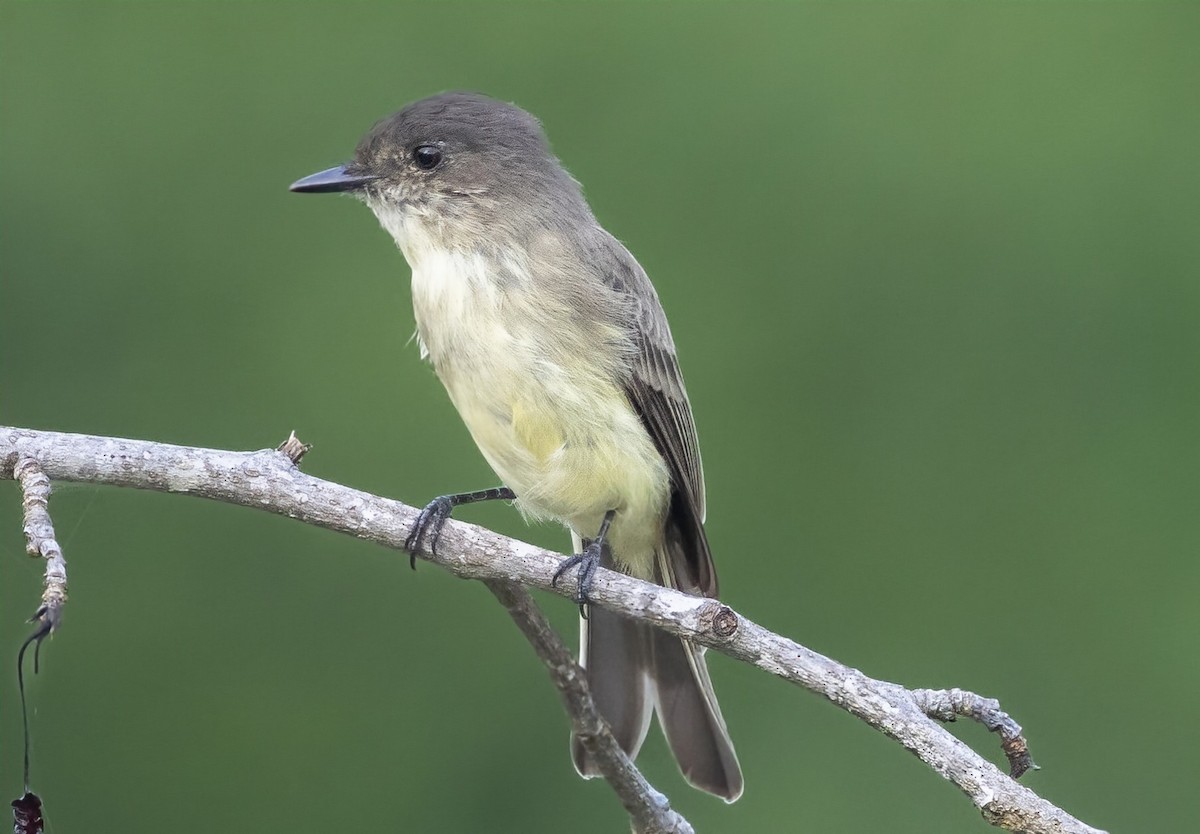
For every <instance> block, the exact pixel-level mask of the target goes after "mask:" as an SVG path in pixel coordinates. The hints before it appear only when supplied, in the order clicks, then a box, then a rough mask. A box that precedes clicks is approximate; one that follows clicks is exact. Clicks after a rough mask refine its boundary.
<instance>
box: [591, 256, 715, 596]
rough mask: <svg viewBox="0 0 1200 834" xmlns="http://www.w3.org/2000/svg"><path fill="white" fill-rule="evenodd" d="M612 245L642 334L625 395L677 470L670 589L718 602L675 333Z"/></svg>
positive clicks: (618, 284) (643, 279)
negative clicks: (699, 594)
mask: <svg viewBox="0 0 1200 834" xmlns="http://www.w3.org/2000/svg"><path fill="white" fill-rule="evenodd" d="M609 240H610V241H611V247H606V249H608V250H609V257H608V258H604V259H603V260H605V261H607V262H608V263H606V267H607V268H606V269H605V272H606V280H607V282H608V284H609V286H611V287H612V288H613V289H614V290H617V291H618V292H620V293H622V294H623V295H625V296H626V297H627V298H628V299H629V302H630V305H631V309H630V311H629V312H630V314H631V316H632V319H633V324H634V327H635V331H636V336H635V340H634V341H635V348H636V353H635V355H634V357H633V362H632V373H631V374H630V376H629V379H628V380H627V381H626V383H625V393H626V395H627V396H628V397H629V401H630V403H632V405H633V407H634V408H635V409H636V410H637V412H638V415H639V416H640V417H641V418H642V423H643V425H645V427H646V430H647V431H648V432H649V433H650V437H651V438H653V440H654V444H655V446H657V447H658V451H659V453H660V454H661V455H662V456H663V459H664V460H665V461H666V462H667V467H668V468H669V470H670V473H671V484H672V490H671V505H670V508H669V512H668V518H667V531H666V532H667V548H666V550H667V554H666V556H667V563H666V565H664V566H663V568H664V572H665V573H666V574H667V575H666V576H664V577H663V584H669V585H671V586H673V587H676V588H680V589H681V590H686V591H691V592H693V593H697V592H698V593H701V594H703V595H705V596H709V597H715V596H716V595H717V574H716V571H715V570H714V568H713V563H712V554H711V553H710V552H709V549H708V538H707V537H706V536H705V534H704V512H705V507H704V470H703V468H702V466H701V463H700V444H699V441H698V440H697V439H696V424H695V422H694V421H693V419H692V406H691V403H689V402H688V396H687V390H686V389H685V388H684V385H683V374H682V373H681V372H680V370H679V362H678V360H677V359H676V358H675V342H674V340H673V339H672V338H671V328H670V326H669V325H668V324H667V316H666V314H665V313H664V312H663V309H662V305H661V304H660V303H659V300H658V293H656V292H655V291H654V285H652V284H651V283H650V279H649V278H648V277H647V276H646V273H645V271H644V270H643V269H642V268H641V266H640V265H639V264H638V262H637V261H636V260H634V258H633V256H632V255H631V254H629V252H628V251H627V250H626V249H625V247H624V246H622V245H621V244H620V243H619V242H618V241H616V240H615V239H613V238H611V237H610V238H609Z"/></svg>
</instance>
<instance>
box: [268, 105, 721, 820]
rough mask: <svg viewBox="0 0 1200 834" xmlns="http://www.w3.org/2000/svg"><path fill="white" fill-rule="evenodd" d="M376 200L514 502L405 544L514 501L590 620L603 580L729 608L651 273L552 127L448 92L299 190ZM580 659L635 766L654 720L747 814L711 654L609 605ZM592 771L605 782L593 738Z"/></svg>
mask: <svg viewBox="0 0 1200 834" xmlns="http://www.w3.org/2000/svg"><path fill="white" fill-rule="evenodd" d="M291 188H292V191H299V192H316V193H321V192H343V193H347V194H351V195H353V196H355V197H357V198H358V199H360V200H362V201H363V202H364V203H366V204H367V205H368V206H369V207H370V208H371V210H372V211H373V212H375V216H376V217H378V218H379V222H380V223H381V224H382V225H383V228H385V229H386V230H387V231H388V232H390V233H391V235H392V237H393V238H395V240H396V244H397V246H399V247H400V251H401V252H403V253H404V257H405V258H406V259H407V260H408V263H409V266H410V267H411V268H412V296H413V310H414V312H415V314H416V321H417V335H418V339H419V342H420V347H421V355H422V356H423V357H425V358H428V359H429V361H430V362H431V363H432V364H433V367H434V370H436V371H437V375H438V377H439V378H440V379H441V381H442V384H443V385H445V386H446V390H447V391H448V392H449V394H450V399H451V400H452V401H453V402H454V406H455V407H456V408H457V409H458V413H459V414H460V415H461V416H462V418H463V420H464V422H466V424H467V428H468V429H469V430H470V432H471V436H472V437H473V438H474V439H475V443H476V444H477V445H478V446H479V449H480V451H481V452H483V456H484V457H485V458H487V461H488V463H489V464H491V466H492V469H494V470H495V471H496V474H497V475H499V476H500V480H501V481H503V483H504V484H505V486H503V487H498V488H495V489H489V490H482V491H479V492H471V493H462V494H458V495H447V496H442V497H440V498H437V499H435V500H434V501H432V502H431V503H430V504H429V506H427V507H426V508H425V510H424V511H423V512H422V514H421V516H420V518H419V519H418V522H417V524H416V525H415V527H414V530H413V532H412V534H411V535H410V536H409V539H408V542H407V543H406V547H407V548H408V549H409V551H410V552H412V553H415V552H416V550H417V549H418V548H420V547H422V546H423V545H424V546H428V547H429V548H430V549H432V548H433V547H434V546H435V545H436V543H437V537H438V534H439V533H440V531H441V528H442V525H443V524H444V523H445V521H446V519H447V518H448V517H449V515H450V512H451V510H452V509H453V508H454V507H455V506H457V505H460V504H466V503H471V502H474V501H485V500H490V499H514V500H515V502H516V504H517V506H518V507H519V508H520V509H521V510H522V512H524V513H525V514H526V515H527V516H532V517H534V518H539V519H554V520H557V521H560V522H562V523H563V524H564V525H566V526H567V527H568V528H569V529H570V530H571V533H572V538H573V541H574V545H575V550H576V555H574V556H572V557H570V558H569V559H567V560H566V561H564V562H563V565H562V567H561V568H560V569H559V571H558V574H556V576H555V581H557V580H558V578H559V576H561V575H562V574H563V573H564V572H565V571H567V570H569V569H575V570H577V576H578V594H577V598H576V599H577V601H578V602H579V603H580V606H581V612H582V611H583V608H584V606H586V604H587V592H588V587H589V585H590V583H591V579H592V575H593V574H594V572H595V570H596V567H597V566H598V565H603V566H605V567H609V568H612V569H614V570H620V571H624V572H626V573H629V574H631V575H633V576H637V577H640V578H642V579H646V580H649V581H651V582H656V583H658V584H660V585H666V586H669V587H671V588H678V589H679V590H681V591H685V592H687V593H691V594H697V595H704V596H708V597H715V596H716V595H717V575H716V571H715V570H714V568H713V563H712V556H711V554H710V553H709V549H708V541H707V539H706V537H705V534H704V476H703V472H702V471H701V467H700V450H699V446H698V444H697V441H696V429H695V425H694V424H693V422H692V409H691V405H690V404H689V403H688V398H687V392H686V391H685V390H684V386H683V376H682V375H681V373H680V370H679V364H678V362H677V361H676V358H675V345H674V342H673V341H672V339H671V331H670V328H669V327H668V326H667V318H666V315H665V314H664V313H663V310H662V306H661V305H660V304H659V301H658V295H657V294H656V293H655V291H654V287H653V286H652V285H651V284H650V280H649V279H648V278H647V277H646V273H645V272H644V271H643V270H642V268H641V267H640V266H639V265H638V262H637V261H636V260H634V258H633V256H632V255H631V254H629V252H628V251H627V250H626V249H625V247H624V246H622V245H621V243H620V242H619V241H617V239H616V238H614V237H613V236H612V235H610V234H609V233H608V232H606V231H605V230H604V229H602V228H601V227H600V224H599V223H597V222H596V218H595V217H593V216H592V212H591V209H590V208H588V204H587V202H586V201H585V200H584V198H583V194H582V192H581V191H580V187H579V183H577V182H576V181H575V180H573V179H572V178H571V176H570V175H569V174H568V173H567V172H566V171H565V170H564V169H563V167H562V165H560V164H559V162H558V160H557V159H556V158H555V157H554V155H553V154H552V153H551V151H550V148H549V145H548V143H547V141H546V137H545V134H544V133H543V132H542V128H541V125H540V124H539V123H538V121H537V119H535V118H534V117H533V116H531V115H530V114H529V113H526V112H525V111H524V110H522V109H520V108H519V107H516V106H514V105H511V104H506V103H504V102H500V101H495V100H493V99H490V98H487V97H485V96H481V95H475V94H471V93H444V94H441V95H436V96H433V97H431V98H427V99H424V100H422V101H418V102H416V103H414V104H410V105H409V106H408V107H406V108H404V109H403V110H401V111H400V112H399V113H397V114H396V115H394V116H391V117H390V118H387V119H384V120H383V121H381V122H379V123H378V124H376V125H375V127H373V128H372V129H371V131H370V132H369V133H368V134H367V135H366V136H365V137H364V138H363V140H362V141H361V142H359V144H358V148H357V150H356V151H355V153H354V159H353V160H352V161H351V162H349V163H347V164H346V165H342V166H338V167H335V168H330V169H328V170H326V171H321V172H320V173H317V174H313V175H312V176H310V177H305V178H304V179H302V180H300V181H298V182H296V183H294V184H293V185H292V187H291ZM586 613H587V616H585V617H584V618H583V619H582V626H581V632H582V633H581V643H582V645H581V648H580V662H581V663H582V665H583V666H584V667H585V668H586V669H587V676H588V682H589V683H590V684H591V689H592V695H593V697H594V698H595V700H596V704H597V706H598V707H599V709H600V712H601V714H603V715H604V717H605V718H606V719H607V720H608V723H609V725H610V726H611V727H612V731H613V733H614V734H615V735H616V738H617V740H618V741H619V742H620V744H621V746H622V747H623V748H624V749H625V750H626V752H628V753H629V755H630V756H631V757H632V756H636V755H637V751H638V748H639V747H641V744H642V741H643V739H645V737H646V730H647V728H648V726H649V723H650V712H651V708H653V709H654V710H655V711H656V712H657V713H658V719H659V723H660V724H661V725H662V728H663V732H664V733H665V734H666V737H667V742H668V744H669V745H670V747H671V751H672V752H673V753H674V755H675V758H676V760H677V761H678V762H679V767H680V770H682V772H683V775H684V777H686V778H687V780H688V781H689V782H691V783H692V784H693V785H695V786H696V787H698V788H701V789H702V790H705V791H708V792H710V793H713V794H716V795H717V796H720V797H723V798H724V799H725V800H726V801H728V802H732V801H734V800H735V799H737V798H738V797H739V796H740V795H741V793H742V773H741V769H740V767H739V766H738V760H737V756H736V755H735V754H734V752H733V744H732V743H731V742H730V740H729V734H728V731H727V730H726V729H725V720H724V719H723V718H722V717H721V710H720V708H719V707H718V706H717V699H716V696H715V695H714V694H713V689H712V682H711V681H710V680H709V676H708V669H707V667H706V665H705V662H704V649H703V648H702V647H697V646H694V645H692V644H690V643H688V642H687V641H683V640H680V639H678V638H676V637H672V636H670V635H668V634H666V633H664V632H662V631H659V630H657V629H653V628H650V627H648V626H645V625H642V624H639V623H635V622H632V621H629V620H626V619H624V618H622V617H619V616H617V615H616V614H612V613H610V612H608V611H605V610H603V609H600V608H590V610H588V611H587V612H586ZM572 758H573V759H574V762H575V767H576V769H577V770H578V771H579V773H580V774H581V775H583V776H584V777H591V776H595V775H597V771H596V768H595V766H594V765H593V763H592V762H591V761H590V760H589V758H588V756H587V754H586V753H585V752H584V750H583V748H582V746H581V745H580V744H579V743H578V741H577V740H573V741H572Z"/></svg>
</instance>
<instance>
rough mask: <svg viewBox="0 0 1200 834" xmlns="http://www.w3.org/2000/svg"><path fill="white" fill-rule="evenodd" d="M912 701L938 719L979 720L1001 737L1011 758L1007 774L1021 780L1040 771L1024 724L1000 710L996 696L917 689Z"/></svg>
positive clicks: (958, 691) (1007, 755) (1002, 745)
mask: <svg viewBox="0 0 1200 834" xmlns="http://www.w3.org/2000/svg"><path fill="white" fill-rule="evenodd" d="M912 696H913V700H914V701H916V702H917V706H919V707H920V708H921V711H922V712H924V713H925V714H926V715H928V716H929V717H930V718H936V719H937V720H938V721H954V720H955V719H957V718H958V717H959V716H960V715H961V716H962V717H963V718H970V719H971V720H973V721H978V722H979V723H980V724H982V725H983V726H985V727H987V728H988V730H990V731H991V732H993V733H996V734H998V735H999V736H1000V747H1001V749H1002V750H1004V756H1005V758H1007V759H1008V775H1009V776H1011V777H1012V778H1014V779H1020V778H1021V777H1022V776H1024V775H1025V773H1027V772H1028V771H1030V770H1040V768H1039V767H1038V766H1037V765H1036V764H1034V762H1033V757H1032V756H1030V755H1029V743H1028V742H1026V741H1025V736H1023V735H1021V725H1020V724H1018V723H1017V722H1016V721H1014V720H1013V719H1012V717H1011V716H1009V714H1008V713H1007V712H1004V711H1003V710H1002V709H1000V702H999V701H997V700H996V699H995V698H984V697H982V696H980V695H976V694H975V693H974V692H968V691H966V690H965V689H914V690H913V691H912Z"/></svg>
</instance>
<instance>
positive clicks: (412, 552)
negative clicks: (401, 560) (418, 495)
mask: <svg viewBox="0 0 1200 834" xmlns="http://www.w3.org/2000/svg"><path fill="white" fill-rule="evenodd" d="M454 504H455V502H454V496H452V495H439V496H438V497H437V498H434V499H433V500H432V501H430V502H429V503H428V504H426V505H425V509H423V510H421V514H420V515H418V516H417V520H416V522H415V523H414V524H413V527H412V531H411V532H409V534H408V538H406V539H405V540H404V549H405V550H407V551H408V554H409V555H408V561H409V565H410V566H411V567H412V569H413V570H416V569H417V551H418V550H419V549H420V547H421V543H422V542H423V541H427V542H428V552H429V553H430V554H436V553H437V543H438V539H439V538H441V535H442V528H443V527H445V526H446V521H447V520H448V519H449V518H450V513H451V512H453V511H454Z"/></svg>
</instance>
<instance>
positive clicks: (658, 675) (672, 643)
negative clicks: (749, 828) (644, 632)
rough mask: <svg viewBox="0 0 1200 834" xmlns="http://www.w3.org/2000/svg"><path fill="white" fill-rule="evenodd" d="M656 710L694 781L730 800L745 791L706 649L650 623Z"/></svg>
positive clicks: (673, 748)
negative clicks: (709, 667) (709, 675)
mask: <svg viewBox="0 0 1200 834" xmlns="http://www.w3.org/2000/svg"><path fill="white" fill-rule="evenodd" d="M648 631H649V635H648V636H649V638H650V641H651V652H652V654H651V663H650V677H651V680H652V685H653V687H654V691H655V699H656V702H655V710H656V712H657V713H658V722H659V724H661V725H662V728H663V734H664V735H666V737H667V744H668V745H670V747H671V752H672V753H673V754H674V756H675V761H677V762H678V763H679V769H680V771H682V772H683V775H684V778H686V779H687V780H688V782H689V783H691V784H692V785H694V786H695V787H697V788H700V789H701V790H703V791H708V792H709V793H711V794H716V795H717V796H719V797H722V798H723V799H724V800H725V801H726V802H733V801H734V800H736V799H737V798H738V797H739V796H741V795H742V769H741V767H740V766H739V765H738V760H737V754H736V753H734V752H733V742H732V741H730V739H729V730H727V729H726V727H725V719H724V717H723V716H722V715H721V708H720V707H719V706H718V705H717V696H716V694H715V693H714V692H713V687H712V681H711V680H710V679H709V677H708V666H707V664H706V663H705V662H704V649H703V648H701V647H699V646H693V645H692V644H691V643H688V642H685V641H683V640H680V639H679V638H678V637H673V636H672V635H670V634H667V633H666V632H663V631H659V630H658V629H656V628H648Z"/></svg>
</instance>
